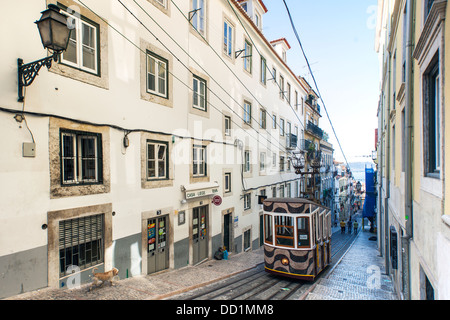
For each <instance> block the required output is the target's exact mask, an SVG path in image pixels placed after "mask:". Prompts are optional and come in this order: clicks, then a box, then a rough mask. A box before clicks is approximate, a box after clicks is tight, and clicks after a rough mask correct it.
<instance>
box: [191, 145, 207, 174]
mask: <svg viewBox="0 0 450 320" xmlns="http://www.w3.org/2000/svg"><path fill="white" fill-rule="evenodd" d="M192 164H193V170H192V174H193V176H194V177H204V176H206V175H207V171H206V169H207V167H206V147H205V146H194V148H193V163H192Z"/></svg>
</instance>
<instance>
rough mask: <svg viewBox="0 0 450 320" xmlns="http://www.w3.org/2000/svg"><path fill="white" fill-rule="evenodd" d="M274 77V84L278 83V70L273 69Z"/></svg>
mask: <svg viewBox="0 0 450 320" xmlns="http://www.w3.org/2000/svg"><path fill="white" fill-rule="evenodd" d="M272 76H273V78H272V80H273V82H277V69H275V68H272Z"/></svg>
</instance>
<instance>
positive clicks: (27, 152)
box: [22, 142, 36, 158]
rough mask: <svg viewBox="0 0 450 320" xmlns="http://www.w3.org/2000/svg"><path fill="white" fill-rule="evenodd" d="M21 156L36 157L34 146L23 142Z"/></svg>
mask: <svg viewBox="0 0 450 320" xmlns="http://www.w3.org/2000/svg"><path fill="white" fill-rule="evenodd" d="M22 155H23V157H26V158H34V157H35V156H36V144H35V143H31V142H24V143H23V144H22Z"/></svg>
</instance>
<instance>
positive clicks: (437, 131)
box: [423, 51, 442, 174]
mask: <svg viewBox="0 0 450 320" xmlns="http://www.w3.org/2000/svg"><path fill="white" fill-rule="evenodd" d="M423 85H424V95H425V96H424V108H423V109H424V110H423V112H424V116H423V118H424V149H425V162H426V166H425V168H426V174H436V173H439V172H440V170H441V121H442V118H441V116H442V115H441V98H440V94H441V93H440V92H441V90H440V86H441V84H440V72H439V51H438V53H437V54H436V56H435V58H434V59H433V61H432V62H431V63H430V66H429V67H428V69H427V71H426V72H425V74H424V81H423Z"/></svg>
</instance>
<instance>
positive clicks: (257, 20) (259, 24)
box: [255, 12, 261, 29]
mask: <svg viewBox="0 0 450 320" xmlns="http://www.w3.org/2000/svg"><path fill="white" fill-rule="evenodd" d="M255 25H256V26H257V27H258V29H261V18H260V16H259V14H258V13H256V12H255Z"/></svg>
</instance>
